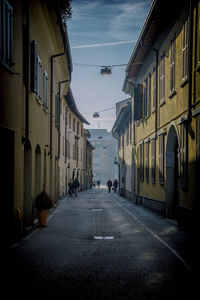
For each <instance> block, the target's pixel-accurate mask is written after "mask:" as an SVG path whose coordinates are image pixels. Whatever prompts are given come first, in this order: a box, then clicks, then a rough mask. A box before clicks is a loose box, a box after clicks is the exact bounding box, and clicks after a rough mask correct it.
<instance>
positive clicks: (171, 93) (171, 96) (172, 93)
mask: <svg viewBox="0 0 200 300" xmlns="http://www.w3.org/2000/svg"><path fill="white" fill-rule="evenodd" d="M175 95H176V91H175V90H172V91H170V94H169V98H170V99H172V98H173V97H174V96H175Z"/></svg>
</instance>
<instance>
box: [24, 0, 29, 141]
mask: <svg viewBox="0 0 200 300" xmlns="http://www.w3.org/2000/svg"><path fill="white" fill-rule="evenodd" d="M24 13H25V17H26V25H25V30H24V47H25V49H24V52H25V57H24V60H25V66H26V68H25V72H24V83H25V87H26V90H25V141H24V142H28V140H29V78H30V75H29V74H30V63H29V57H30V45H29V43H30V42H29V39H30V33H29V14H30V13H29V1H24Z"/></svg>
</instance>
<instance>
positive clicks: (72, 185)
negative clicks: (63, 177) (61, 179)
mask: <svg viewBox="0 0 200 300" xmlns="http://www.w3.org/2000/svg"><path fill="white" fill-rule="evenodd" d="M79 186H80V183H79V181H78V178H77V177H76V178H75V179H74V181H73V180H72V179H70V180H69V182H68V188H69V189H68V193H69V196H71V197H73V194H74V195H75V197H77V192H78V188H79Z"/></svg>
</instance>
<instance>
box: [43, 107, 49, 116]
mask: <svg viewBox="0 0 200 300" xmlns="http://www.w3.org/2000/svg"><path fill="white" fill-rule="evenodd" d="M43 110H44V112H45V113H46V114H48V106H43Z"/></svg>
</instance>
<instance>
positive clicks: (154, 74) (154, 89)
mask: <svg viewBox="0 0 200 300" xmlns="http://www.w3.org/2000/svg"><path fill="white" fill-rule="evenodd" d="M156 92H157V91H156V68H153V110H155V107H156V97H157V95H156Z"/></svg>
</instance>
